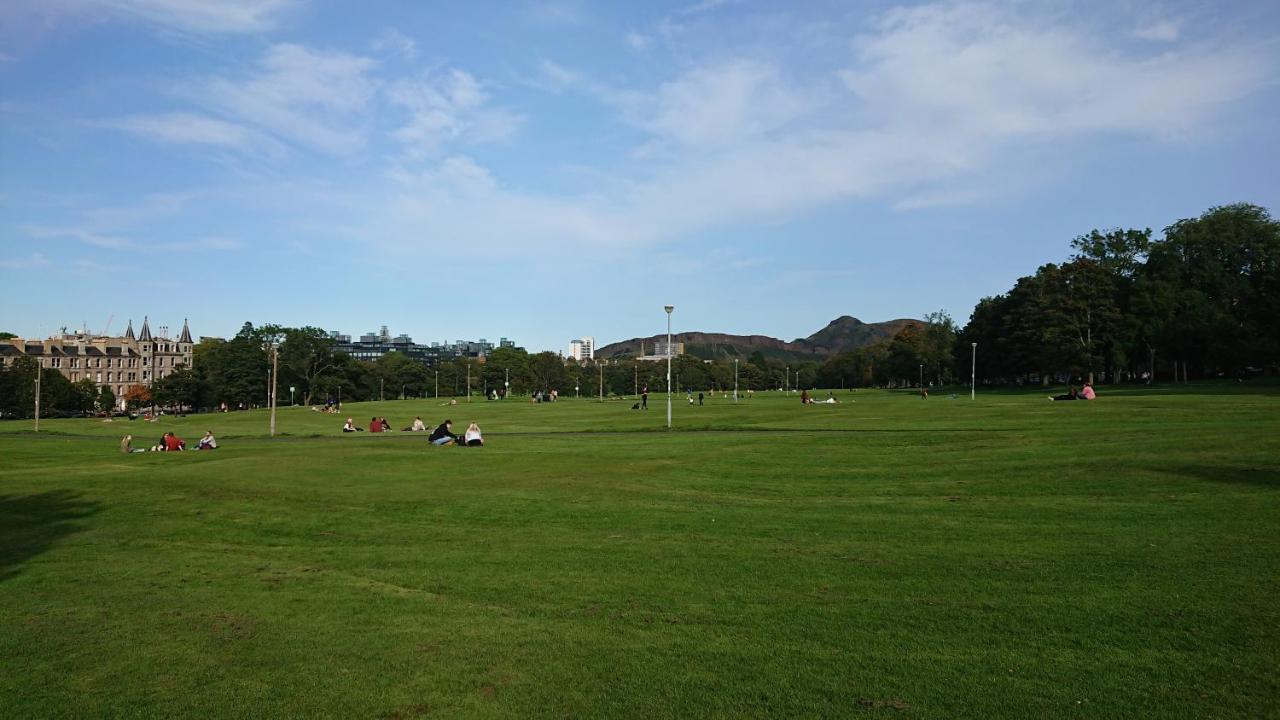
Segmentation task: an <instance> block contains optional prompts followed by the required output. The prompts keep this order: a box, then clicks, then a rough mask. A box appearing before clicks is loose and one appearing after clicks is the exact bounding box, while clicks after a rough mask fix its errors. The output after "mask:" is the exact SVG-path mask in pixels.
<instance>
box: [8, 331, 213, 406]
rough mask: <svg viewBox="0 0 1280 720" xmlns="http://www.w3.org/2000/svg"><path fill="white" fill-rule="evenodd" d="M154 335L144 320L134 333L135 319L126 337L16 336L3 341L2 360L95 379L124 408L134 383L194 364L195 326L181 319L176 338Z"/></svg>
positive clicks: (73, 379) (75, 378)
mask: <svg viewBox="0 0 1280 720" xmlns="http://www.w3.org/2000/svg"><path fill="white" fill-rule="evenodd" d="M160 331H161V332H160V335H157V336H153V335H152V334H151V326H150V324H149V323H148V322H147V319H146V318H143V320H142V331H141V332H139V333H138V335H137V336H136V337H135V336H134V334H133V321H132V320H130V321H129V329H128V330H126V331H125V333H124V336H123V337H105V336H98V337H93V336H91V335H89V334H88V333H83V332H80V333H64V334H62V335H59V336H54V337H51V338H48V339H46V340H24V339H22V338H13V339H10V340H0V362H3V363H4V364H5V365H12V364H13V363H14V362H15V361H16V360H17V359H18V358H20V357H29V358H34V359H35V360H36V361H37V362H39V363H40V366H41V367H43V368H46V369H51V370H57V371H59V372H61V373H62V374H63V375H64V376H66V378H67V379H68V380H70V381H71V382H79V381H81V380H92V381H93V383H94V384H95V385H97V386H98V387H99V388H101V387H103V386H104V385H105V386H106V387H109V388H111V392H113V393H115V396H116V402H117V403H119V405H120V406H121V407H124V393H125V390H127V389H128V388H129V386H130V385H142V386H144V387H151V383H152V382H153V381H155V380H159V379H160V378H162V377H165V376H166V375H168V374H170V373H172V372H173V371H174V370H177V369H178V368H180V367H191V355H192V349H193V347H194V346H195V344H194V343H193V342H191V330H190V329H189V328H188V327H187V321H186V320H183V321H182V334H181V335H179V336H178V339H177V340H171V339H169V338H168V337H163V336H164V335H166V334H167V332H166V328H163V327H162V328H160Z"/></svg>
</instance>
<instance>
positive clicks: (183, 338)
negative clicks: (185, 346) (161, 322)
mask: <svg viewBox="0 0 1280 720" xmlns="http://www.w3.org/2000/svg"><path fill="white" fill-rule="evenodd" d="M178 342H180V343H189V342H191V329H190V328H188V327H187V319H186V318H182V334H181V335H179V336H178Z"/></svg>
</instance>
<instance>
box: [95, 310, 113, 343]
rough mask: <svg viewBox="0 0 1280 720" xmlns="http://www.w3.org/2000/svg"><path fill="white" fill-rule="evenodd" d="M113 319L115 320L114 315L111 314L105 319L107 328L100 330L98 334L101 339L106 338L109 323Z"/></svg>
mask: <svg viewBox="0 0 1280 720" xmlns="http://www.w3.org/2000/svg"><path fill="white" fill-rule="evenodd" d="M115 319H116V314H115V313H111V315H110V316H109V317H107V326H106V327H104V328H102V332H101V333H99V335H101V336H102V337H106V336H107V333H108V332H109V331H110V330H111V321H112V320H115Z"/></svg>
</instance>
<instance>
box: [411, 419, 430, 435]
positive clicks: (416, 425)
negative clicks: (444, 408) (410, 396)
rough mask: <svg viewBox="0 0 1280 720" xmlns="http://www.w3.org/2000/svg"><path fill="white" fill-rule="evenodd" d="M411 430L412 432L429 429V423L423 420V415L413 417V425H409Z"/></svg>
mask: <svg viewBox="0 0 1280 720" xmlns="http://www.w3.org/2000/svg"><path fill="white" fill-rule="evenodd" d="M409 431H410V432H426V431H427V425H426V423H424V422H422V416H421V415H419V416H416V417H414V418H413V425H411V426H409Z"/></svg>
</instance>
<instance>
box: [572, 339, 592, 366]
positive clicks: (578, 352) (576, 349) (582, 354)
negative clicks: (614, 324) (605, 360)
mask: <svg viewBox="0 0 1280 720" xmlns="http://www.w3.org/2000/svg"><path fill="white" fill-rule="evenodd" d="M595 356H596V339H595V338H593V337H584V338H578V339H577V340H570V341H569V357H571V358H573V359H574V360H577V361H578V362H582V361H583V360H591V359H593V358H594V357H595Z"/></svg>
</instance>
